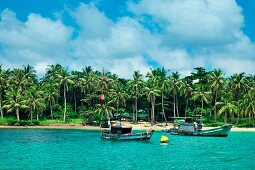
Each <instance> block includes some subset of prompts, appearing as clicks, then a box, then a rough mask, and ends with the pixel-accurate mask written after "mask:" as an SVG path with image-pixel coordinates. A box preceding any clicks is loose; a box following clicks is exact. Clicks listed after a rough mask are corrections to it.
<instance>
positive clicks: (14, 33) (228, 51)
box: [0, 0, 255, 78]
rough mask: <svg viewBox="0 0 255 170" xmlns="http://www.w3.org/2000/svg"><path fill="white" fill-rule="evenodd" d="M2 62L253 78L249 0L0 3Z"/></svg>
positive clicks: (254, 42) (254, 26) (254, 27)
mask: <svg viewBox="0 0 255 170" xmlns="http://www.w3.org/2000/svg"><path fill="white" fill-rule="evenodd" d="M0 14H1V19H0V64H2V65H3V67H4V68H13V67H21V66H22V65H26V64H31V65H33V66H34V67H35V69H36V70H37V72H38V73H39V74H44V72H45V68H46V67H47V65H50V64H55V63H59V64H61V65H63V66H67V67H68V68H69V69H71V70H72V69H74V70H81V69H82V68H84V67H86V66H88V65H91V66H93V68H95V69H98V70H102V68H103V67H104V68H106V69H108V70H110V71H112V72H114V73H116V74H118V75H119V76H120V77H126V78H130V77H131V76H132V73H133V71H135V70H140V71H141V72H142V73H146V72H147V71H148V70H149V68H152V67H165V68H167V69H169V70H171V71H179V72H181V73H182V74H183V75H188V74H189V73H190V72H191V71H192V69H193V68H194V67H197V66H203V67H205V68H208V69H211V68H221V69H223V70H224V71H225V72H226V73H227V75H231V74H233V73H239V72H246V73H248V74H255V67H254V65H255V22H254V21H253V17H254V16H255V1H252V0H236V1H235V0H224V1H220V0H157V1H154V0H129V1H124V0H123V1H121V0H83V1H79V0H76V1H73V0H54V1H52V0H43V1H38V0H23V1H20V0H1V3H0Z"/></svg>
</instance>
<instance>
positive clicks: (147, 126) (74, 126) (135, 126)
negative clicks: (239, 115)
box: [0, 122, 255, 132]
mask: <svg viewBox="0 0 255 170" xmlns="http://www.w3.org/2000/svg"><path fill="white" fill-rule="evenodd" d="M123 124H124V125H127V126H132V127H133V129H134V130H150V129H153V130H156V131H161V130H163V129H170V128H172V127H173V126H172V124H171V123H168V126H166V125H165V123H158V124H156V125H154V126H151V125H150V123H148V122H139V123H138V124H132V123H130V122H124V123H123ZM0 128H12V129H81V130H100V127H99V126H82V125H80V124H66V125H58V124H53V125H50V126H0ZM211 128H213V127H203V129H204V130H207V129H211ZM231 131H232V132H255V128H237V127H233V128H232V129H231Z"/></svg>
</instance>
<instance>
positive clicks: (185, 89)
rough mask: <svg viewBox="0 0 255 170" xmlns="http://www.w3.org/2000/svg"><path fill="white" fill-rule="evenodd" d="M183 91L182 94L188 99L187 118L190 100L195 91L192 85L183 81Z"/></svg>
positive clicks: (186, 106)
mask: <svg viewBox="0 0 255 170" xmlns="http://www.w3.org/2000/svg"><path fill="white" fill-rule="evenodd" d="M181 90H182V94H183V95H184V96H185V99H186V105H185V117H186V116H187V113H186V111H187V109H188V105H189V99H190V97H191V95H192V91H193V89H192V87H191V85H190V84H189V83H188V82H186V81H183V83H182V86H181Z"/></svg>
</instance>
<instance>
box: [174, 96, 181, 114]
mask: <svg viewBox="0 0 255 170" xmlns="http://www.w3.org/2000/svg"><path fill="white" fill-rule="evenodd" d="M175 97H176V111H177V117H180V115H179V109H178V108H179V106H178V105H179V104H178V97H177V94H176V95H175Z"/></svg>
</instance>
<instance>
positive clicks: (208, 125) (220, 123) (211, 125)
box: [204, 122, 224, 127]
mask: <svg viewBox="0 0 255 170" xmlns="http://www.w3.org/2000/svg"><path fill="white" fill-rule="evenodd" d="M223 125H224V122H217V123H204V127H217V126H223Z"/></svg>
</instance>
